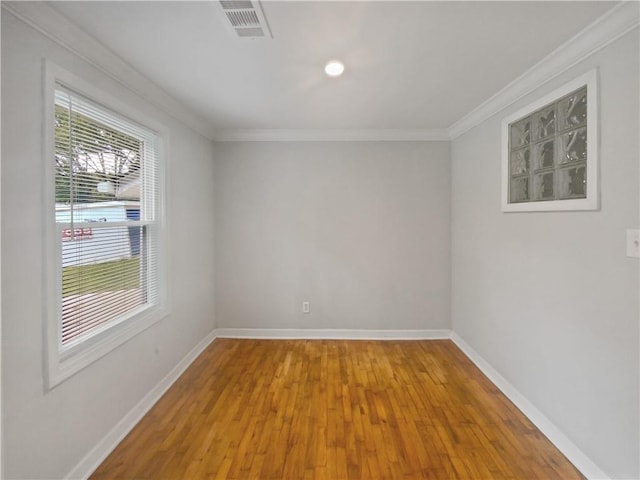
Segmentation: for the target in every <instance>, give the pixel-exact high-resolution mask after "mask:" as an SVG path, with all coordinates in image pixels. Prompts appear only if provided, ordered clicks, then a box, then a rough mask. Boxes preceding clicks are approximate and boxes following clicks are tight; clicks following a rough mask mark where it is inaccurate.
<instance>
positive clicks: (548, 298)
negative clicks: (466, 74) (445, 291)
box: [452, 29, 640, 478]
mask: <svg viewBox="0 0 640 480" xmlns="http://www.w3.org/2000/svg"><path fill="white" fill-rule="evenodd" d="M596 66H597V67H599V68H600V87H601V91H600V120H601V135H600V139H601V151H600V160H601V180H602V182H601V192H602V209H601V211H596V212H553V213H528V214H522V213H510V214H505V213H501V211H500V154H501V152H500V142H501V138H500V134H501V131H500V122H501V119H502V118H503V117H504V116H506V115H508V114H510V113H512V112H513V111H515V110H517V109H518V108H521V107H523V106H525V105H527V104H528V103H530V102H531V101H533V100H534V99H536V98H538V97H539V96H541V95H543V94H545V93H547V92H550V91H552V90H553V89H555V88H557V87H558V86H560V85H561V84H563V83H564V82H566V81H568V80H570V79H572V78H574V77H575V76H577V75H578V74H580V73H583V72H585V71H587V70H589V69H590V68H593V67H596ZM638 85H639V78H638V33H637V29H636V30H634V31H633V32H632V33H630V34H627V35H626V36H624V37H622V38H621V39H619V40H618V41H616V42H615V43H613V44H611V45H609V46H608V47H606V48H605V49H603V50H601V51H600V52H598V53H596V54H595V55H593V56H591V57H590V58H588V59H586V60H585V61H583V62H581V63H580V64H578V65H576V66H575V67H573V68H571V69H570V71H568V72H566V73H565V74H563V75H562V76H561V77H560V78H557V79H554V80H553V81H552V82H550V83H549V84H548V85H545V86H543V87H541V88H540V89H539V90H538V91H536V92H534V93H533V94H531V95H528V96H527V97H526V98H523V99H522V100H520V101H518V102H517V103H516V104H514V105H512V106H511V107H509V108H508V109H506V110H504V111H502V112H500V113H499V114H497V115H496V116H494V117H493V118H490V119H489V120H487V121H485V122H484V123H482V124H481V125H479V126H478V127H476V128H474V129H473V130H471V131H469V132H468V133H466V134H464V135H462V136H461V137H459V138H457V139H456V140H455V141H453V143H452V159H453V160H452V161H453V164H452V198H453V202H452V258H453V262H452V277H453V282H452V292H453V296H452V323H453V329H454V331H455V332H457V333H458V334H459V335H460V336H461V337H462V338H463V339H464V340H466V341H467V342H468V343H469V344H470V345H471V346H472V347H473V348H474V349H475V350H476V351H477V352H478V353H480V355H482V356H483V357H484V358H485V359H486V360H488V361H489V362H490V363H491V364H492V365H493V366H494V367H495V368H496V369H497V370H498V371H499V372H500V373H501V374H502V375H503V376H504V377H506V378H507V380H509V381H510V382H511V383H512V384H513V385H514V386H515V387H516V388H517V389H518V390H519V391H520V392H521V393H523V394H524V395H525V397H526V398H527V399H529V400H530V401H531V402H532V403H533V404H534V405H536V406H537V408H538V409H539V410H541V411H542V412H543V413H544V414H545V415H546V416H547V417H548V418H549V419H550V420H551V421H552V422H554V423H555V424H556V425H557V426H558V427H559V428H560V429H561V430H562V431H563V432H564V433H565V434H566V435H567V436H568V437H569V438H570V439H571V440H572V441H573V442H574V443H575V444H576V445H577V446H578V447H579V448H580V449H582V450H583V451H584V452H585V453H586V454H587V456H589V457H590V458H591V459H592V460H593V461H594V462H595V463H596V464H598V465H599V466H600V467H601V468H603V469H604V470H605V471H606V472H607V473H608V474H610V475H612V476H613V477H614V478H638V477H639V476H640V472H639V471H638V452H639V445H638V420H639V419H638V404H639V399H638V378H639V372H638V364H639V358H638V316H639V312H638V303H639V298H638V292H639V283H638V272H639V267H638V259H633V258H627V257H626V256H625V255H626V252H625V229H627V228H638V219H639V210H638V203H639V196H638V190H639V188H638V180H639V169H638V166H639V162H638V159H639V158H640V156H639V152H638V130H639V128H640V126H639V125H638V111H639V105H638Z"/></svg>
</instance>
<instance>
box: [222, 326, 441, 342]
mask: <svg viewBox="0 0 640 480" xmlns="http://www.w3.org/2000/svg"><path fill="white" fill-rule="evenodd" d="M216 337H218V338H265V339H274V340H275V339H280V340H284V339H305V340H311V339H318V340H320V339H324V340H441V339H448V338H451V330H447V329H442V330H348V329H295V328H292V329H276V328H274V329H270V328H218V329H217V330H216Z"/></svg>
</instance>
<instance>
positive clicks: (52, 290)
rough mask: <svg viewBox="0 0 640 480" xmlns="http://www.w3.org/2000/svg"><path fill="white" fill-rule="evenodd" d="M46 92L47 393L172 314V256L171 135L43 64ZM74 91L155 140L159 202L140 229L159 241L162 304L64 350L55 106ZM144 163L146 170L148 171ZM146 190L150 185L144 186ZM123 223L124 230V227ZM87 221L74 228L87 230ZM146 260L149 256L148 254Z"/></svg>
mask: <svg viewBox="0 0 640 480" xmlns="http://www.w3.org/2000/svg"><path fill="white" fill-rule="evenodd" d="M43 73H44V75H43V77H44V78H43V87H44V95H43V99H44V112H43V115H44V117H43V123H44V146H43V156H44V158H43V171H44V175H43V193H44V198H45V209H44V219H43V222H44V229H45V235H44V237H43V255H44V258H45V274H44V276H43V281H44V285H43V287H44V291H45V295H46V303H45V308H46V309H45V312H44V315H43V327H44V332H43V333H44V336H43V338H44V359H45V364H44V372H43V373H44V384H45V389H51V388H53V387H55V386H56V385H58V384H59V383H61V382H62V381H64V380H66V379H67V378H69V377H71V376H72V375H74V374H75V373H77V372H78V371H80V370H82V369H84V368H85V367H87V366H88V365H90V364H91V363H93V362H94V361H96V360H97V359H99V358H101V357H102V356H104V355H106V354H108V353H109V352H111V351H112V350H113V349H115V348H117V347H118V346H120V345H122V344H123V343H125V342H126V341H128V340H129V339H131V338H133V337H134V336H135V335H137V334H139V333H140V332H142V331H143V330H145V329H147V328H149V327H150V326H151V325H153V324H154V323H156V322H158V321H159V320H161V319H162V318H164V317H166V316H167V315H168V314H169V310H170V308H169V301H168V280H167V272H168V265H167V263H166V262H167V258H168V255H166V247H167V245H166V219H165V209H164V192H165V173H164V172H165V168H166V156H167V152H168V130H167V129H166V127H165V126H164V125H162V124H159V123H158V122H157V121H155V120H154V119H152V118H149V117H148V116H146V115H143V114H141V113H140V112H139V111H137V110H135V109H134V108H132V107H131V106H130V105H128V104H127V103H125V102H124V101H122V100H119V99H118V98H115V97H113V96H111V95H109V94H107V93H105V92H103V91H102V90H100V89H98V88H96V87H94V86H93V85H92V84H91V83H89V82H88V81H85V80H83V79H81V78H79V77H77V76H76V75H74V74H72V73H71V72H68V71H67V70H65V69H63V68H60V67H59V66H57V65H55V64H53V63H51V62H49V61H45V62H44V65H43ZM61 88H62V89H68V90H69V91H70V92H72V93H74V94H77V95H78V96H80V97H82V98H84V99H86V100H87V102H90V103H93V104H95V105H96V106H97V107H98V112H99V107H103V108H104V111H105V112H108V113H109V115H111V114H112V115H113V118H114V119H115V121H122V122H123V123H122V125H129V126H130V127H131V128H132V129H133V130H132V131H135V128H136V125H137V126H140V127H141V128H142V129H144V130H147V131H149V132H150V133H151V134H152V136H153V138H154V139H155V140H154V145H153V149H154V151H155V153H156V155H155V157H154V158H155V163H156V164H157V165H158V168H157V175H158V179H157V182H155V183H157V187H156V192H157V197H158V200H157V201H155V202H154V206H153V220H152V221H149V219H147V218H141V219H140V221H139V222H137V223H136V225H139V226H140V228H153V231H154V232H153V236H154V239H155V242H154V248H155V249H157V251H156V252H155V256H156V258H158V259H159V261H158V263H157V270H158V273H157V275H156V277H157V280H156V282H157V283H156V285H157V287H156V288H157V290H156V291H155V293H156V297H155V298H157V300H155V301H154V302H153V304H147V303H143V304H141V305H139V306H137V307H135V308H131V309H129V310H128V311H127V312H126V313H125V314H123V315H121V316H119V317H118V318H117V321H114V322H111V323H109V324H105V325H104V327H101V328H96V329H94V330H92V331H91V333H90V334H87V335H84V334H83V335H84V336H82V337H81V338H80V337H78V339H77V340H74V341H72V342H68V343H66V344H64V345H63V343H62V342H61V313H60V312H61V305H62V281H61V278H62V260H61V256H60V253H61V243H62V240H61V235H60V232H61V230H60V229H61V225H60V223H57V222H56V216H55V211H56V208H55V206H56V192H55V178H56V173H55V165H54V162H53V159H54V158H55V151H56V150H55V132H54V129H55V126H54V123H55V120H54V119H55V104H56V100H55V99H56V91H58V92H59V91H60V89H61ZM144 168H145V167H144V164H143V167H142V169H143V170H144ZM140 188H142V189H143V190H144V189H145V188H146V187H145V186H142V187H140ZM110 224H111V225H110V227H111V226H113V227H114V228H123V227H122V225H124V223H122V222H110ZM121 224H122V225H121ZM92 225H95V228H94V229H93V230H96V229H99V228H100V227H102V228H103V230H104V227H103V225H106V224H102V225H99V224H92ZM92 225H88V226H87V225H84V224H83V223H82V222H80V223H78V224H77V225H74V227H82V228H83V229H84V227H87V229H90V228H89V227H91V226H92ZM96 231H97V230H96ZM145 238H146V237H145ZM145 255H146V254H145Z"/></svg>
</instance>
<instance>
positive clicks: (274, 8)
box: [51, 1, 616, 129]
mask: <svg viewBox="0 0 640 480" xmlns="http://www.w3.org/2000/svg"><path fill="white" fill-rule="evenodd" d="M615 5H616V4H614V3H611V2H591V1H588V2H574V1H568V2H555V1H545V2H482V1H473V2H453V1H449V2H444V1H441V2H436V1H433V2H427V1H413V2H401V1H394V2H378V1H376V2H371V1H368V2H365V1H357V2H350V1H341V2H329V1H313V2H303V1H288V2H281V1H264V2H263V4H262V6H263V9H264V13H265V16H266V18H267V21H268V22H269V24H270V27H271V30H272V32H273V39H259V40H252V39H241V38H238V37H237V36H236V35H235V33H234V32H233V31H232V30H231V29H230V28H229V27H228V26H227V25H226V24H225V21H226V20H225V18H224V17H223V15H222V13H221V11H220V9H219V8H218V6H217V4H216V3H215V2H213V1H199V2H191V1H180V2H164V1H151V2H52V3H51V6H52V7H53V8H55V9H56V10H58V11H59V12H60V13H62V14H63V15H64V16H66V17H67V18H68V19H70V20H71V21H72V22H74V23H75V24H77V25H78V26H80V27H81V28H82V29H84V30H85V31H87V32H88V33H90V34H91V35H93V36H94V37H95V38H97V39H98V40H99V41H100V42H102V43H103V44H104V45H105V46H107V47H108V48H109V49H111V50H112V51H113V52H114V53H116V54H117V55H119V56H120V57H121V58H122V59H124V60H125V61H126V62H128V63H129V64H130V65H132V66H133V67H134V68H135V69H136V70H138V71H139V72H140V73H142V74H143V75H145V76H147V77H148V78H150V79H152V80H153V81H154V82H155V83H156V84H157V85H158V86H160V87H161V88H163V89H164V90H165V91H166V92H168V93H169V94H170V95H172V96H173V97H174V98H176V99H178V100H179V101H181V102H182V103H184V104H185V105H186V106H187V107H188V108H190V109H191V110H193V111H195V112H196V113H198V114H199V115H200V116H202V117H203V118H205V119H207V120H209V121H210V124H211V125H210V126H211V127H212V128H215V129H442V128H447V127H449V126H451V125H452V124H453V123H454V122H456V121H457V120H459V119H460V118H461V117H463V116H464V115H465V114H467V113H468V112H470V111H471V110H473V109H474V108H475V107H477V106H478V105H479V104H481V103H482V102H483V101H485V100H486V99H488V98H489V97H490V96H491V95H493V94H495V93H496V92H498V91H499V90H500V89H501V88H503V87H504V86H505V85H507V84H508V83H509V82H510V81H512V80H514V79H515V78H517V77H518V76H519V75H521V74H522V73H524V72H525V71H526V70H527V69H528V68H529V67H531V66H532V65H533V64H535V63H536V62H538V61H539V60H541V59H542V58H544V57H545V56H546V55H548V54H549V53H550V52H552V51H553V50H554V49H556V48H557V47H558V46H560V45H561V44H562V43H564V42H565V41H567V40H568V39H570V38H571V37H572V36H574V35H575V34H576V33H577V32H579V31H580V30H582V29H583V28H584V27H585V26H587V25H589V24H590V23H591V22H593V21H594V20H595V19H597V18H598V17H599V16H601V15H602V14H603V13H604V12H605V11H607V10H609V9H610V8H612V7H614V6H615ZM332 58H338V59H341V60H343V61H344V62H345V64H346V71H345V74H344V75H343V76H342V77H340V78H338V79H329V78H327V77H326V76H325V75H324V73H323V67H324V64H325V63H326V61H328V60H330V59H332Z"/></svg>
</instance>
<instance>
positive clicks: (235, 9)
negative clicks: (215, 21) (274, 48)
mask: <svg viewBox="0 0 640 480" xmlns="http://www.w3.org/2000/svg"><path fill="white" fill-rule="evenodd" d="M219 4H220V7H221V8H222V12H223V13H224V16H225V20H226V23H227V24H228V25H229V26H230V27H231V28H232V29H233V31H235V33H236V35H237V36H238V37H240V38H273V36H272V35H271V30H270V29H269V24H268V23H267V19H266V18H265V16H264V12H263V10H262V5H261V4H260V2H259V1H258V0H253V1H249V0H220V1H219Z"/></svg>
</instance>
